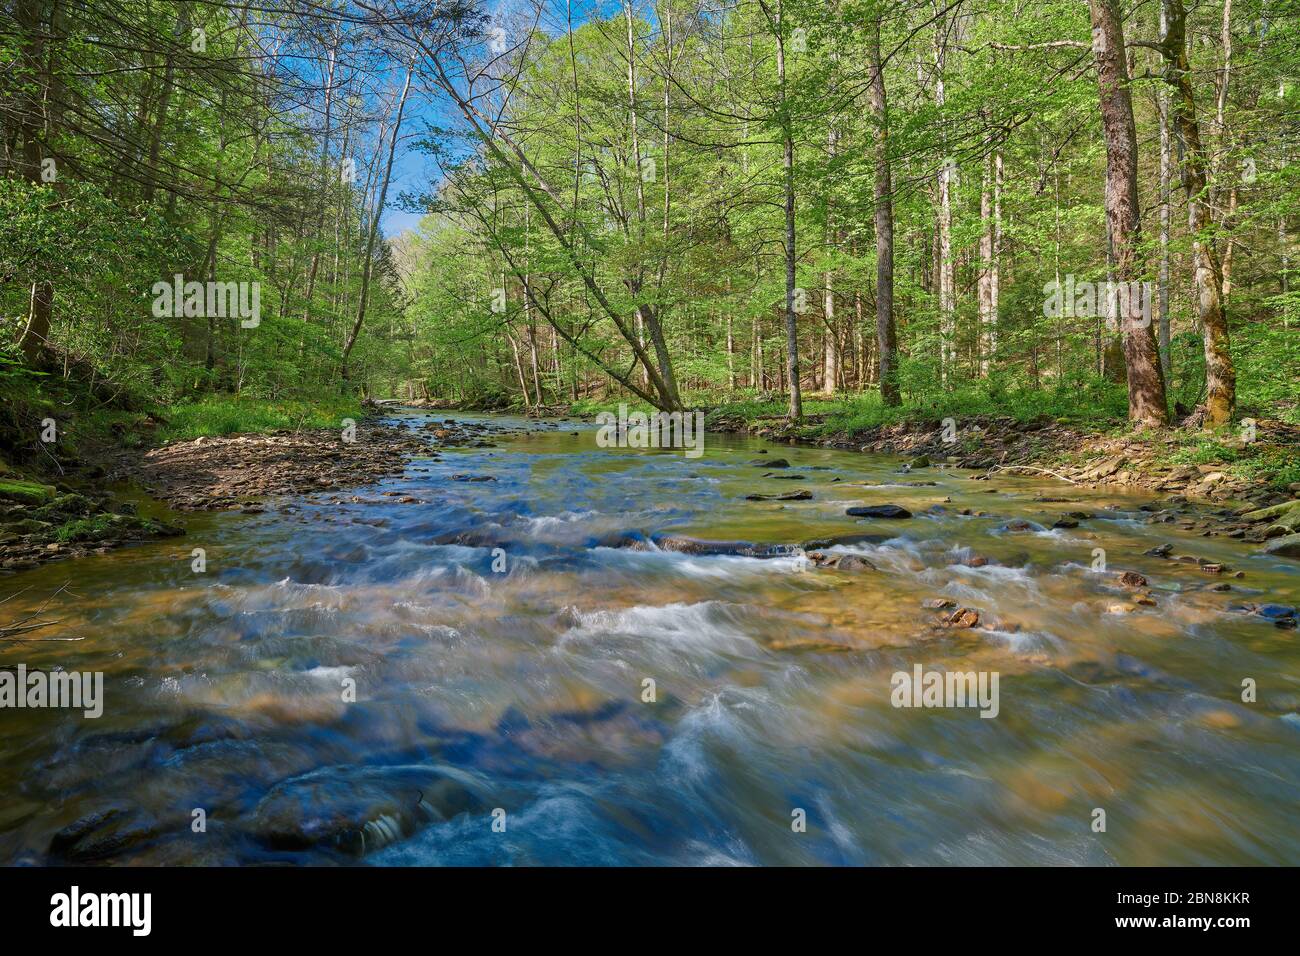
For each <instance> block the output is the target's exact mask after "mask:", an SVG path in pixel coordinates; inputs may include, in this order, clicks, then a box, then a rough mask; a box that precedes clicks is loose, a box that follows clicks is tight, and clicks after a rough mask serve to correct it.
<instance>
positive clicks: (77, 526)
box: [54, 514, 116, 544]
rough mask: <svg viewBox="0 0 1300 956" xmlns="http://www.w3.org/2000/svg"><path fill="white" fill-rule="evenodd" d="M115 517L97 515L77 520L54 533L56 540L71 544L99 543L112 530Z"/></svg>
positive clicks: (61, 526) (62, 526) (63, 525)
mask: <svg viewBox="0 0 1300 956" xmlns="http://www.w3.org/2000/svg"><path fill="white" fill-rule="evenodd" d="M115 517H116V516H115V515H111V514H97V515H92V516H91V517H89V518H75V519H74V520H72V521H69V522H67V523H65V524H62V525H60V526H59V527H58V528H56V529H55V531H54V539H55V540H56V541H62V542H63V543H64V544H69V543H71V542H73V541H98V540H99V539H100V538H103V537H106V536H107V535H108V534H109V533H110V532H111V531H112V530H113V525H114V520H113V519H114V518H115Z"/></svg>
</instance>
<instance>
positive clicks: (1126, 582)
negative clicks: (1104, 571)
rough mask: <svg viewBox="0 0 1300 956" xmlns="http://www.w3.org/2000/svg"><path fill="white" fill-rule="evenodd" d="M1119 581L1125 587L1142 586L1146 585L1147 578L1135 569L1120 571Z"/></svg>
mask: <svg viewBox="0 0 1300 956" xmlns="http://www.w3.org/2000/svg"><path fill="white" fill-rule="evenodd" d="M1119 583H1120V584H1121V585H1123V586H1124V587H1126V588H1144V587H1146V586H1147V579H1146V578H1145V577H1143V576H1142V575H1140V574H1138V573H1137V572H1136V571H1121V572H1120V575H1119Z"/></svg>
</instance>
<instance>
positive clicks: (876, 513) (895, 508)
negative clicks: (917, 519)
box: [844, 505, 912, 518]
mask: <svg viewBox="0 0 1300 956" xmlns="http://www.w3.org/2000/svg"><path fill="white" fill-rule="evenodd" d="M844 513H845V514H846V515H848V516H849V517H851V518H910V517H912V512H910V511H908V510H907V509H906V508H904V507H902V506H901V505H861V506H858V507H854V508H849V509H848V510H847V511H845V512H844Z"/></svg>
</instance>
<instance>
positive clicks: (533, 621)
mask: <svg viewBox="0 0 1300 956" xmlns="http://www.w3.org/2000/svg"><path fill="white" fill-rule="evenodd" d="M443 417H445V413H438V414H437V415H434V416H431V415H426V414H423V413H399V414H395V415H393V416H392V418H393V421H395V422H397V423H400V424H402V425H404V426H406V427H410V428H413V429H414V428H419V427H421V426H424V425H425V424H427V423H428V422H429V421H431V420H441V419H442V418H443ZM457 417H458V418H464V419H475V420H480V419H485V418H489V417H488V416H469V415H465V416H457ZM490 420H491V421H493V422H496V423H499V424H501V425H503V426H505V427H508V428H510V429H512V430H513V429H516V428H523V427H524V426H525V424H526V423H524V422H523V421H522V420H518V419H512V418H508V417H503V416H491V417H490ZM485 444H490V447H473V448H462V449H442V450H440V452H439V455H438V458H437V460H428V459H423V458H420V457H416V458H413V459H411V460H410V461H409V462H408V463H407V466H406V468H405V471H404V473H403V474H401V475H395V476H393V477H391V478H386V479H384V480H382V481H380V482H379V483H377V484H375V485H372V486H367V487H364V488H359V489H347V490H346V491H341V492H322V493H318V494H313V495H309V496H303V497H288V498H281V499H272V500H270V501H268V502H267V503H266V509H265V511H264V512H262V513H258V514H208V515H197V516H195V515H187V516H185V517H184V518H183V520H184V522H185V524H186V525H187V527H188V529H189V533H188V534H187V536H185V537H184V538H177V539H169V540H165V541H159V542H152V543H147V544H143V545H139V546H136V547H131V548H128V549H123V550H120V551H117V552H114V553H111V554H107V555H102V556H94V557H90V558H84V559H79V560H77V561H75V562H69V563H62V564H56V565H48V566H45V567H42V568H39V569H36V570H33V571H28V572H23V573H20V574H17V575H13V576H11V577H8V578H4V579H0V598H4V597H8V598H9V600H8V601H7V602H6V603H5V604H3V605H0V611H3V612H4V613H5V617H6V619H14V618H16V617H21V616H23V615H25V614H26V613H28V612H30V611H32V610H34V609H35V608H37V607H38V606H39V605H40V604H41V603H42V602H43V601H44V600H46V599H47V598H48V597H49V595H50V594H51V593H52V592H54V591H55V590H56V589H58V588H59V587H60V586H62V585H64V584H67V585H68V587H69V590H68V591H67V592H66V593H64V594H60V595H58V596H57V597H56V598H55V599H54V601H53V602H51V604H50V606H49V607H48V608H47V609H46V612H45V617H47V618H52V619H57V620H58V622H59V623H58V625H57V626H56V627H54V628H51V629H47V630H46V631H42V632H40V636H42V637H49V638H60V640H57V641H47V642H39V643H37V642H30V643H25V644H21V645H11V646H6V647H4V648H3V649H0V666H5V667H14V666H16V665H18V664H20V663H21V664H23V665H25V666H26V667H27V668H28V669H29V670H30V669H32V668H45V669H52V668H55V667H62V668H64V669H66V670H69V671H76V672H102V673H103V675H104V678H103V680H104V712H103V715H102V716H101V717H99V718H96V719H90V718H86V717H85V716H83V714H82V713H81V712H80V711H74V710H71V709H53V708H47V709H21V710H19V709H0V726H3V731H4V732H3V734H2V735H0V862H4V863H8V864H14V863H27V864H50V863H64V862H88V863H110V864H122V863H143V864H236V863H244V864H247V863H309V864H348V865H443V864H476V865H485V864H514V865H539V864H540V865H555V864H595V865H606V864H609V865H628V864H631V865H638V864H667V865H701V864H703V865H715V864H722V865H766V864H794V865H798V864H922V865H924V864H993V865H997V864H1123V865H1196V864H1292V865H1294V864H1296V863H1297V862H1300V812H1298V811H1300V800H1298V799H1297V784H1300V717H1298V716H1297V711H1298V710H1300V650H1298V647H1300V645H1298V643H1297V640H1298V639H1297V632H1296V631H1295V630H1293V629H1288V628H1285V627H1280V626H1277V617H1276V615H1274V616H1273V617H1270V616H1267V615H1262V614H1259V613H1252V611H1251V608H1252V607H1253V606H1257V605H1265V604H1272V605H1278V606H1281V607H1282V608H1284V609H1285V608H1286V607H1291V608H1294V607H1295V606H1296V605H1297V604H1298V603H1300V562H1296V561H1291V560H1287V559H1283V558H1272V557H1267V556H1264V555H1262V554H1260V553H1258V551H1257V550H1256V549H1255V548H1253V547H1251V546H1249V545H1245V544H1242V543H1240V542H1237V541H1234V540H1231V539H1228V538H1221V537H1219V538H1209V537H1202V536H1200V535H1199V534H1198V533H1196V532H1194V531H1188V530H1183V529H1182V528H1180V527H1179V524H1178V521H1177V520H1176V519H1175V517H1174V516H1172V515H1168V514H1166V513H1165V511H1164V509H1165V508H1166V507H1167V505H1166V504H1165V503H1164V502H1162V501H1160V500H1159V499H1158V498H1154V497H1152V496H1150V495H1136V494H1135V495H1124V494H1118V493H1116V492H1114V491H1108V490H1097V489H1086V488H1081V487H1075V486H1071V485H1068V484H1065V483H1062V482H1058V481H1054V480H1051V479H1048V478H1042V479H1038V478H1032V477H1013V476H1010V475H999V476H994V478H992V479H991V480H983V481H980V480H972V475H973V473H972V472H968V471H963V470H957V469H944V468H939V467H928V468H918V469H915V470H911V471H908V470H906V469H904V468H903V466H902V462H901V460H900V459H897V458H893V457H888V456H870V455H861V454H856V453H849V452H842V451H832V450H826V449H818V448H811V447H795V446H787V445H774V444H771V443H768V442H765V441H763V440H761V439H756V438H749V437H741V436H733V435H716V434H712V433H710V434H708V435H707V437H706V441H705V445H704V453H703V455H702V456H701V457H699V458H692V457H688V456H687V455H685V454H683V453H682V451H680V450H671V449H630V448H603V447H599V445H598V444H597V441H596V431H595V429H594V428H593V427H592V426H590V425H588V424H577V423H565V424H563V425H562V426H561V427H558V428H548V429H543V430H530V431H526V432H523V433H515V434H508V435H502V436H500V437H498V438H496V439H493V440H492V441H491V442H490V443H485ZM776 458H783V459H786V460H787V461H788V462H789V467H784V468H783V467H771V466H769V465H768V464H766V462H770V461H772V460H773V459H776ZM793 491H806V492H809V493H810V494H811V497H810V498H808V499H806V500H797V501H796V500H790V501H773V500H767V501H753V500H747V496H750V495H780V494H783V493H789V492H793ZM882 504H894V505H899V506H901V507H903V508H905V509H907V511H909V512H910V513H911V514H912V517H910V518H902V519H891V518H886V519H881V518H864V519H856V518H854V517H850V516H848V515H846V510H847V509H848V508H851V507H862V506H870V505H882ZM1166 518H1170V519H1171V520H1169V521H1166V520H1165V519H1166ZM178 520H180V519H178ZM1071 523H1073V524H1076V525H1077V526H1075V527H1068V526H1062V527H1054V525H1057V524H1061V525H1070V524H1071ZM846 534H863V535H870V536H871V537H870V538H869V539H867V540H863V541H860V542H858V543H854V544H849V545H833V546H830V547H829V548H827V547H823V548H822V550H823V551H824V552H825V553H828V554H830V555H832V556H833V555H837V554H847V555H853V556H856V557H860V558H862V559H864V560H863V562H861V563H859V564H858V565H856V566H854V567H852V569H849V570H841V569H836V568H832V567H818V566H816V565H814V564H812V563H810V562H809V561H808V560H807V558H806V557H805V556H804V555H803V553H802V552H801V550H800V548H799V545H800V544H802V543H808V542H811V541H813V540H814V539H827V538H834V537H836V536H841V535H846ZM669 537H671V538H672V539H675V540H680V539H687V538H689V539H699V540H706V541H713V542H717V541H746V542H755V543H758V544H764V545H774V546H788V548H787V549H786V550H787V551H788V553H785V554H781V555H779V556H776V557H761V558H760V557H746V556H738V555H733V554H720V553H693V552H692V551H690V550H689V549H688V550H681V549H677V550H673V549H670V548H666V547H661V546H658V545H657V544H656V543H655V542H656V541H658V542H663V541H664V540H666V539H667V538H669ZM1164 544H1170V545H1172V549H1171V550H1170V553H1169V555H1168V556H1159V555H1156V554H1148V553H1147V552H1149V551H1151V550H1153V549H1158V548H1159V546H1161V545H1164ZM195 549H202V557H203V562H202V565H203V567H202V570H196V557H195V555H194V550H195ZM706 550H707V549H706ZM1179 557H1184V558H1186V559H1187V560H1183V561H1179V560H1177V559H1178V558H1179ZM1197 559H1199V561H1198V560H1197ZM1207 564H1208V565H1210V566H1211V567H1212V568H1213V567H1214V566H1221V567H1220V569H1219V570H1217V571H1214V570H1211V571H1207V570H1206V568H1205V567H1204V565H1207ZM848 566H849V565H847V564H846V567H848ZM1126 570H1128V571H1133V572H1136V573H1137V574H1138V575H1140V576H1142V577H1143V578H1145V579H1146V581H1147V584H1146V585H1145V586H1142V587H1138V588H1135V587H1133V586H1131V585H1130V586H1126V585H1125V584H1124V583H1122V582H1121V580H1120V573H1121V572H1122V571H1126ZM1238 573H1240V574H1241V576H1236V575H1237V574H1238ZM1225 585H1226V587H1224V586H1225ZM944 602H949V604H950V606H946V607H936V606H935V605H940V604H942V603H944ZM954 609H969V610H971V611H974V612H975V613H976V614H977V617H978V623H977V624H975V625H974V626H960V625H961V623H962V622H957V623H950V622H949V621H948V618H949V617H950V616H951V613H952V611H953V610H954ZM917 665H920V667H921V668H922V669H923V670H925V671H940V672H963V673H972V674H984V675H991V674H996V675H998V683H997V687H998V693H999V700H998V705H997V713H996V716H991V717H989V716H981V713H980V710H979V709H978V708H975V707H970V706H945V707H899V706H895V704H896V703H897V697H896V695H895V694H894V686H895V683H894V675H896V674H898V673H906V674H911V673H912V672H913V671H914V668H915V667H916V666H917ZM1244 688H1246V690H1245V692H1244V690H1243V689H1244ZM1251 689H1253V693H1251V692H1250V690H1251ZM1243 697H1246V698H1248V699H1243ZM1249 698H1253V699H1249ZM1098 811H1102V813H1101V815H1099V814H1098ZM1099 821H1100V826H1104V829H1101V828H1099Z"/></svg>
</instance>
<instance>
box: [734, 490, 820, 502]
mask: <svg viewBox="0 0 1300 956" xmlns="http://www.w3.org/2000/svg"><path fill="white" fill-rule="evenodd" d="M810 498H812V492H811V491H787V492H786V493H785V494H783V495H757V494H756V495H745V500H746V501H808V500H809V499H810Z"/></svg>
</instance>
